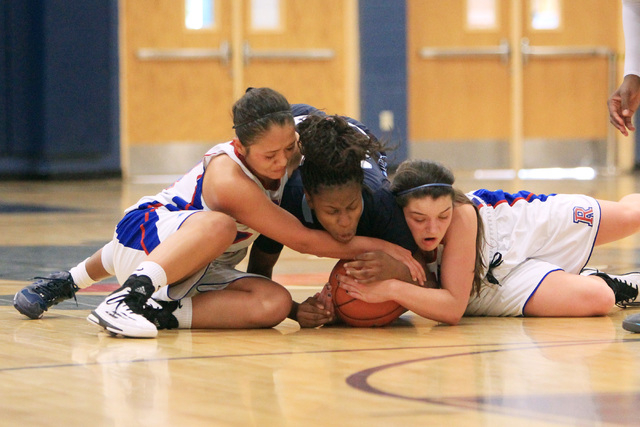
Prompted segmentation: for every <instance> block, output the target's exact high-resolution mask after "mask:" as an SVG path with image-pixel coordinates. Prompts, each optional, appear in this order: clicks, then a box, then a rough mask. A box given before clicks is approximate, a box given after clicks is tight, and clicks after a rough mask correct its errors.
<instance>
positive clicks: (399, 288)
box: [390, 280, 468, 325]
mask: <svg viewBox="0 0 640 427" xmlns="http://www.w3.org/2000/svg"><path fill="white" fill-rule="evenodd" d="M390 292H391V294H392V295H393V300H394V301H395V302H397V303H398V304H400V305H402V306H403V307H405V308H406V309H408V310H411V311H413V312H414V313H416V314H417V315H419V316H422V317H424V318H427V319H431V320H435V321H436V322H443V323H447V324H449V325H455V324H457V323H458V322H459V321H460V319H461V318H462V316H463V315H464V311H465V309H466V306H467V302H468V298H467V299H464V298H460V297H456V296H454V295H453V294H452V293H451V292H450V291H449V290H447V289H437V288H430V287H420V286H414V285H412V284H410V283H407V282H403V281H399V280H394V281H392V283H391V284H390Z"/></svg>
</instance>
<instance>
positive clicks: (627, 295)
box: [613, 279, 640, 308]
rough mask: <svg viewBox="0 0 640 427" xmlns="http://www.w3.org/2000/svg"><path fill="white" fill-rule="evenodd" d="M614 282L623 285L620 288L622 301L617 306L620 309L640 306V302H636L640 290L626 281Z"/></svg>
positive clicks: (618, 280) (617, 280)
mask: <svg viewBox="0 0 640 427" xmlns="http://www.w3.org/2000/svg"><path fill="white" fill-rule="evenodd" d="M613 280H614V281H616V282H618V283H619V284H620V285H621V287H620V288H619V292H620V293H621V295H620V301H617V302H616V305H617V306H618V307H620V308H625V307H634V306H639V305H640V302H638V301H635V299H636V298H637V297H638V288H636V287H635V286H634V285H632V284H630V283H629V282H627V281H626V280H622V279H613ZM630 290H635V292H633V291H630Z"/></svg>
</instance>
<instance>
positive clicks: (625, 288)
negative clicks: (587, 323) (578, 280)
mask: <svg viewBox="0 0 640 427" xmlns="http://www.w3.org/2000/svg"><path fill="white" fill-rule="evenodd" d="M591 275H595V276H598V277H601V278H603V279H604V281H605V282H607V285H609V287H610V288H611V289H612V290H613V294H614V295H615V297H616V305H617V306H618V307H621V308H625V307H632V306H640V302H639V301H636V298H637V297H638V285H640V273H637V272H634V273H626V274H619V275H616V274H607V273H602V272H600V271H598V270H596V273H591Z"/></svg>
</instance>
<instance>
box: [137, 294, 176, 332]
mask: <svg viewBox="0 0 640 427" xmlns="http://www.w3.org/2000/svg"><path fill="white" fill-rule="evenodd" d="M180 307H182V304H180V301H156V300H154V299H153V298H151V299H149V300H148V301H147V304H146V306H145V308H144V312H143V315H144V317H146V318H147V320H148V321H149V322H151V323H153V324H154V325H156V327H157V328H158V329H176V328H177V327H178V319H176V316H174V315H173V312H174V311H176V309H178V308H180Z"/></svg>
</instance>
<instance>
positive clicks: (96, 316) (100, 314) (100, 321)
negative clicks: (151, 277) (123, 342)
mask: <svg viewBox="0 0 640 427" xmlns="http://www.w3.org/2000/svg"><path fill="white" fill-rule="evenodd" d="M147 299H148V296H147V294H146V293H145V292H144V289H142V290H140V289H139V287H133V288H132V287H130V286H123V287H122V288H120V289H118V290H117V291H115V292H114V293H112V294H111V295H109V296H108V297H107V298H106V299H105V300H104V301H103V302H102V303H101V304H100V305H99V306H98V307H97V308H96V309H95V310H93V311H92V312H91V314H89V316H87V320H88V321H89V322H90V323H93V324H95V325H98V326H100V327H103V328H104V329H106V330H107V331H108V332H111V333H112V334H116V335H123V336H125V337H132V338H155V337H156V336H157V335H158V329H157V328H156V326H155V325H154V324H153V323H151V322H149V321H148V320H147V319H146V318H145V317H144V316H143V315H142V313H143V307H144V304H145V302H146V301H147Z"/></svg>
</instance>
